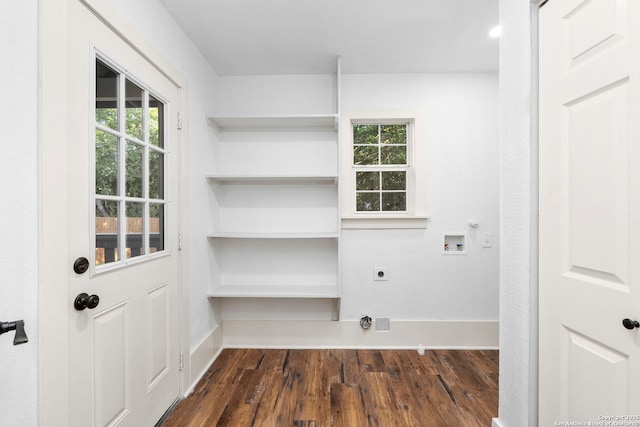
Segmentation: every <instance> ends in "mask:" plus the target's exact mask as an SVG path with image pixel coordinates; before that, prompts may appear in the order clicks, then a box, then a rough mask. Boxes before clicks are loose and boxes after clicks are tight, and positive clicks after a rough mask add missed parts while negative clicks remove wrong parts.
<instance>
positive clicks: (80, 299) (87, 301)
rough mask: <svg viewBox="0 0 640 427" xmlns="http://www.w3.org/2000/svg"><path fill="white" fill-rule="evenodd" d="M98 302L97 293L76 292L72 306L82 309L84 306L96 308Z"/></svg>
mask: <svg viewBox="0 0 640 427" xmlns="http://www.w3.org/2000/svg"><path fill="white" fill-rule="evenodd" d="M98 304H100V297H99V296H98V295H89V294H87V293H85V292H83V293H81V294H78V296H77V297H76V300H75V301H74V302H73V307H74V308H75V309H76V310H78V311H82V310H84V309H85V308H89V309H92V308H96V307H97V306H98Z"/></svg>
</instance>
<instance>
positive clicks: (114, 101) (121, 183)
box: [93, 58, 167, 268]
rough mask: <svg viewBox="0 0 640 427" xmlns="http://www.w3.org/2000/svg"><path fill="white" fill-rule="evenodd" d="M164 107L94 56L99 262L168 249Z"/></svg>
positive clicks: (121, 262)
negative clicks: (166, 239) (166, 241)
mask: <svg viewBox="0 0 640 427" xmlns="http://www.w3.org/2000/svg"><path fill="white" fill-rule="evenodd" d="M165 109H166V105H165V104H164V103H163V102H162V101H161V100H160V97H158V96H157V95H155V94H152V93H151V92H150V91H149V89H148V88H146V87H145V86H144V84H141V83H140V82H138V81H135V79H134V77H133V76H130V75H128V74H127V73H126V72H125V71H123V70H121V69H119V68H118V67H117V66H115V65H113V64H109V63H108V62H107V61H104V60H102V59H100V58H96V86H95V151H94V154H95V192H94V197H93V199H94V202H95V203H93V206H94V209H95V228H94V232H95V236H94V237H95V239H94V241H95V262H94V264H95V266H96V267H99V268H100V267H102V268H104V267H105V266H106V265H110V266H117V265H124V263H125V262H126V261H127V260H135V259H138V260H139V259H146V258H144V257H143V256H144V255H146V256H147V258H148V256H149V255H150V254H153V253H158V252H162V251H164V250H165V244H164V243H165V238H164V236H165V235H166V230H165V227H166V223H165V221H164V218H165V209H166V206H167V200H166V199H165V194H166V192H165V185H166V183H165V176H166V171H165V168H166V151H165V149H164V148H165V145H166V144H165V141H164V135H165V130H164V127H165V122H164V117H165Z"/></svg>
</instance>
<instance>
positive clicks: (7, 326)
mask: <svg viewBox="0 0 640 427" xmlns="http://www.w3.org/2000/svg"><path fill="white" fill-rule="evenodd" d="M9 331H16V334H15V336H14V337H13V345H18V344H24V343H26V342H29V338H27V334H26V333H25V331H24V320H16V321H14V322H0V335H2V334H4V333H5V332H9Z"/></svg>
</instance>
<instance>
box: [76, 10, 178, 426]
mask: <svg viewBox="0 0 640 427" xmlns="http://www.w3.org/2000/svg"><path fill="white" fill-rule="evenodd" d="M69 32H70V33H69V34H70V37H69V56H68V63H69V70H70V73H69V87H70V91H69V97H68V105H69V116H70V117H71V120H70V122H69V124H68V129H69V135H70V136H71V138H70V141H69V144H70V149H69V153H70V154H69V160H68V165H70V167H69V168H68V170H67V171H66V173H67V174H68V175H69V182H71V183H72V185H73V188H72V189H70V190H69V223H70V224H71V227H70V228H71V229H72V230H73V232H72V235H70V236H69V254H70V259H71V260H70V262H69V265H70V266H71V265H72V264H73V260H74V259H75V258H77V257H79V256H85V257H87V258H89V259H90V260H91V266H92V267H91V268H90V270H89V271H88V272H87V273H85V274H73V273H72V274H71V277H70V279H71V280H70V283H69V301H73V300H74V299H75V297H76V295H78V294H79V293H82V292H85V293H87V294H89V295H98V296H99V297H100V302H99V304H98V306H97V307H95V308H94V309H85V310H81V311H78V310H76V309H74V307H73V304H72V303H71V304H70V305H69V325H70V330H69V353H70V366H71V369H72V378H71V387H70V413H71V414H73V416H72V417H71V420H72V423H73V424H72V425H74V426H83V427H84V426H88V425H91V426H106V425H118V426H132V427H133V426H136V427H138V426H151V425H154V424H155V423H156V421H158V420H159V419H160V417H161V416H162V415H163V413H164V411H165V410H166V409H167V408H169V406H170V405H171V404H172V403H173V402H174V401H175V399H177V397H178V395H179V379H180V374H179V364H178V354H179V346H178V285H179V258H178V248H177V239H172V238H171V236H172V235H176V234H177V232H178V211H177V203H175V202H174V203H172V201H174V200H177V198H178V186H177V181H178V169H177V167H178V163H177V158H176V156H177V154H176V153H177V146H176V141H177V123H176V120H177V119H176V118H177V113H178V108H179V101H178V100H179V90H178V88H177V87H176V86H175V84H174V83H172V82H171V81H170V80H168V79H167V78H166V76H165V75H164V74H163V72H162V71H161V70H159V69H157V68H156V66H155V65H154V64H152V63H150V62H149V61H148V60H147V59H146V58H144V57H142V56H141V55H140V54H139V53H138V52H137V50H136V49H134V48H133V47H132V46H130V45H129V44H128V43H127V42H125V41H124V40H123V39H122V38H120V36H119V35H118V34H116V33H115V32H114V31H112V30H111V29H110V28H109V27H108V26H106V25H105V24H104V23H103V22H102V21H101V20H100V19H98V18H97V17H96V16H94V15H93V13H92V12H90V11H89V10H88V9H87V8H86V7H85V6H84V5H83V4H82V3H81V2H80V1H71V2H69ZM98 60H99V61H100V63H102V64H105V63H106V64H108V65H109V66H110V67H113V70H111V71H109V70H102V71H104V73H106V74H107V75H109V73H111V74H112V75H113V79H114V80H115V81H116V85H115V86H114V88H116V89H114V88H111V89H104V88H99V89H97V88H96V85H97V82H96V67H98V68H99V67H102V66H101V65H100V64H97V61H98ZM99 70H100V68H99ZM106 80H108V79H106ZM118 81H119V82H120V83H117V82H118ZM103 83H105V82H104V81H101V80H100V81H99V84H103ZM106 83H107V84H109V82H108V81H107V82H106ZM134 83H135V84H134ZM118 85H119V86H118ZM123 88H126V89H123ZM112 98H113V99H112ZM156 99H157V100H160V101H161V102H156ZM116 102H117V104H118V108H117V111H114V112H113V114H116V115H117V120H110V121H109V120H106V119H105V121H104V123H102V122H100V121H98V123H96V118H95V114H94V112H95V108H96V105H98V104H99V103H101V104H100V105H103V106H104V105H109V103H116ZM145 103H148V104H147V105H148V106H149V107H148V108H147V110H146V111H149V113H148V116H145V114H147V113H145V112H144V111H145V108H142V107H141V105H144V104H145ZM114 105H115V104H114ZM100 108H103V107H100ZM152 109H156V110H159V111H155V112H154V114H151V110H152ZM156 113H157V114H156ZM107 116H108V114H106V113H105V114H104V115H102V116H100V117H101V119H102V118H105V117H107ZM158 117H160V118H158ZM107 118H108V117H107ZM133 120H137V121H138V122H137V123H141V125H140V126H142V128H141V129H137V128H136V127H135V126H134V127H129V128H126V129H124V126H125V125H126V124H127V123H128V121H133ZM152 123H155V124H156V126H155V127H154V126H152ZM100 132H102V133H103V134H106V135H111V136H110V137H106V138H104V139H103V140H101V141H103V142H104V141H106V144H103V145H102V146H100V145H98V146H96V134H99V136H98V137H99V138H102V137H103V136H104V135H100ZM159 145H162V146H161V147H160V146H159ZM100 150H102V151H100ZM100 156H103V157H104V158H106V160H105V159H102V158H100ZM110 156H111V158H112V159H113V158H118V157H117V156H120V157H119V160H117V161H112V160H109V159H110ZM113 156H116V157H113ZM159 158H161V159H162V161H160V160H158V159H159ZM101 162H103V163H101ZM104 162H106V163H104ZM154 162H155V164H154ZM130 164H134V165H136V168H137V169H133V168H130V167H129V165H130ZM96 165H100V166H101V167H103V166H104V167H105V168H107V169H108V168H110V167H111V168H115V169H116V172H114V175H112V176H113V177H116V176H117V179H115V180H113V179H107V180H104V181H103V182H104V183H105V185H106V187H104V189H100V190H98V193H99V195H98V196H95V200H101V201H102V202H103V203H102V205H101V206H96V203H95V202H94V194H95V193H96V185H97V182H98V181H97V180H96V177H97V174H96V173H95V170H96V169H97V167H96ZM144 170H148V171H149V174H151V171H154V176H153V177H149V181H152V180H156V182H161V183H164V185H155V186H154V187H153V188H152V186H151V184H150V183H149V184H146V183H145V181H144V179H142V182H141V173H140V171H144ZM147 186H148V188H147ZM145 193H147V194H148V195H147V196H145ZM151 193H154V194H151ZM109 204H111V205H109ZM163 206H165V208H163ZM129 211H132V212H134V213H130V212H129ZM118 214H120V216H118ZM96 217H97V218H96ZM93 218H96V219H95V220H94V219H93ZM145 230H146V231H147V234H146V235H145ZM165 231H166V233H165ZM145 236H146V237H145ZM99 241H100V242H102V243H101V244H102V245H103V246H100V244H98V245H97V243H98V242H99ZM96 245H97V246H96ZM96 247H98V248H99V249H98V250H96ZM109 248H113V249H109ZM116 248H117V249H116ZM147 249H148V250H147Z"/></svg>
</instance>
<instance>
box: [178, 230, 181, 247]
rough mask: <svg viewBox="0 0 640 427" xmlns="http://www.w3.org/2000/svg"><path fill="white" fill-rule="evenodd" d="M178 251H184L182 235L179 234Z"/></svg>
mask: <svg viewBox="0 0 640 427" xmlns="http://www.w3.org/2000/svg"><path fill="white" fill-rule="evenodd" d="M178 250H179V251H181V250H182V233H178Z"/></svg>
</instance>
